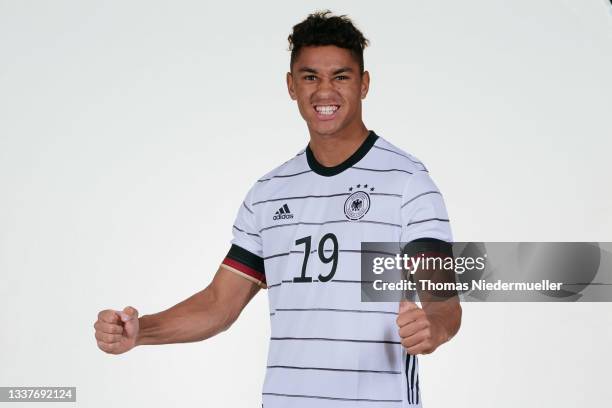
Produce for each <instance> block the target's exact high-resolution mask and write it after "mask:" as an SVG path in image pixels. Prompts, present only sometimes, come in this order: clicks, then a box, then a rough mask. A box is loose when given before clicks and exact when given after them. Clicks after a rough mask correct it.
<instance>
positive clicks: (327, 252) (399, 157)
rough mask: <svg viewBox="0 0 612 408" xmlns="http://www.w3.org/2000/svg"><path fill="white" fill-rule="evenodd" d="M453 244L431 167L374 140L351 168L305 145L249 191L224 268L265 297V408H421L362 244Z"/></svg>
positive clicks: (409, 363)
mask: <svg viewBox="0 0 612 408" xmlns="http://www.w3.org/2000/svg"><path fill="white" fill-rule="evenodd" d="M423 238H433V239H438V240H443V241H447V242H452V236H451V230H450V226H449V220H448V215H447V212H446V208H445V205H444V201H443V198H442V195H441V194H440V191H439V190H438V188H437V187H436V185H435V184H434V182H433V181H432V180H431V178H430V176H429V173H428V171H427V169H426V168H425V166H424V165H423V164H422V163H421V162H420V161H419V160H417V159H416V158H415V157H413V156H411V155H410V154H408V153H406V152H404V151H402V150H400V149H399V148H397V147H395V146H394V145H392V144H391V143H389V142H388V141H387V140H385V139H384V138H382V137H380V136H378V135H376V133H374V132H373V131H370V132H369V135H368V137H367V139H366V140H365V141H364V142H363V144H362V145H361V146H360V147H359V149H358V150H357V151H356V152H355V153H354V154H353V155H352V156H351V157H349V158H348V159H347V160H346V161H344V162H343V163H341V164H339V165H338V166H334V167H324V166H322V165H321V164H319V163H318V162H317V160H316V159H315V157H314V155H313V153H312V151H311V150H310V147H309V146H307V147H306V148H305V149H303V150H302V151H301V152H299V153H298V154H297V155H296V156H295V157H293V158H292V159H290V160H289V161H287V162H285V163H284V164H282V165H281V166H279V167H277V168H276V169H274V170H272V171H271V172H269V173H268V174H266V175H265V176H264V177H262V178H261V179H259V180H257V182H256V183H255V184H254V185H253V187H252V188H251V189H250V190H249V192H248V194H247V196H246V198H245V200H244V202H243V203H242V205H241V206H240V209H239V211H238V215H237V217H236V221H235V223H234V226H233V239H232V241H231V244H232V246H231V249H230V250H229V252H228V254H227V256H226V258H225V259H224V260H223V263H222V267H224V268H227V269H229V270H231V271H233V272H235V273H238V274H240V275H241V276H243V277H245V278H246V279H249V280H251V281H253V282H255V283H256V284H258V285H260V286H262V287H264V288H267V289H268V298H269V303H270V322H271V338H270V346H269V351H268V363H267V371H266V378H265V383H264V386H263V395H262V401H263V407H264V408H284V407H292V408H330V407H334V408H337V407H351V408H352V407H368V408H373V407H388V408H401V407H419V406H420V405H421V395H420V392H419V373H418V361H417V358H416V356H411V355H407V354H406V352H405V350H404V349H403V347H402V346H401V343H400V337H399V334H398V327H397V324H396V317H397V312H398V308H399V305H398V304H397V303H380V302H378V303H374V302H362V301H361V285H360V283H361V271H360V268H361V256H360V254H361V243H362V242H398V243H399V242H410V241H413V240H416V239H423Z"/></svg>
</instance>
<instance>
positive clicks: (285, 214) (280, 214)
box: [272, 204, 293, 221]
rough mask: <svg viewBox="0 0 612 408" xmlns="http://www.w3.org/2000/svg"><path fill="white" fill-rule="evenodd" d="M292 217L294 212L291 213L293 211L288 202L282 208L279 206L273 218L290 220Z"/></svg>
mask: <svg viewBox="0 0 612 408" xmlns="http://www.w3.org/2000/svg"><path fill="white" fill-rule="evenodd" d="M290 218H293V214H291V211H289V206H288V205H287V204H284V205H283V206H282V207H281V208H279V209H278V210H277V211H276V213H274V217H272V219H273V220H275V221H276V220H288V219H290Z"/></svg>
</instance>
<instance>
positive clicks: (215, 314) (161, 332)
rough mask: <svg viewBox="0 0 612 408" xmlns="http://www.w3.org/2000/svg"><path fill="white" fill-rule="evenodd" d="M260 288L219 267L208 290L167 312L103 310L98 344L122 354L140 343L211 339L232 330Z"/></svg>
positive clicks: (99, 321)
mask: <svg viewBox="0 0 612 408" xmlns="http://www.w3.org/2000/svg"><path fill="white" fill-rule="evenodd" d="M258 291H259V287H258V286H257V285H256V284H254V283H253V282H251V281H248V280H246V279H244V278H243V277H241V276H238V275H237V274H235V273H233V272H230V271H228V270H227V269H224V268H222V267H219V269H218V270H217V273H216V274H215V277H214V278H213V280H212V282H211V283H210V285H208V286H207V287H206V288H205V289H204V290H202V291H200V292H198V293H196V294H195V295H193V296H191V297H189V298H187V299H185V300H184V301H182V302H180V303H178V304H176V305H174V306H172V307H171V308H169V309H167V310H164V311H163V312H159V313H155V314H152V315H145V316H142V317H138V312H137V311H136V309H134V308H132V307H127V308H125V309H124V310H123V311H122V312H120V311H115V310H104V311H102V312H100V313H99V314H98V320H97V321H96V323H95V324H94V328H95V329H96V334H95V337H96V340H97V343H98V347H99V348H100V349H101V350H103V351H105V352H107V353H110V354H121V353H125V352H126V351H128V350H130V349H132V348H133V347H135V346H138V345H145V344H169V343H187V342H195V341H200V340H204V339H207V338H209V337H212V336H214V335H215V334H218V333H220V332H222V331H224V330H226V329H228V328H229V327H230V326H231V325H232V323H234V321H236V319H237V318H238V316H239V315H240V313H241V312H242V309H244V307H245V306H246V305H247V304H248V303H249V301H250V300H251V299H252V298H253V296H255V294H256V293H257V292H258Z"/></svg>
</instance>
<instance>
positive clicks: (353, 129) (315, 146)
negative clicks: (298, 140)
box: [308, 121, 368, 167]
mask: <svg viewBox="0 0 612 408" xmlns="http://www.w3.org/2000/svg"><path fill="white" fill-rule="evenodd" d="M367 136H368V129H367V128H366V127H365V125H364V124H363V122H362V121H359V123H357V124H356V125H355V126H347V127H346V128H345V129H342V130H341V131H338V132H336V133H332V134H320V133H316V132H313V131H312V130H311V131H310V143H309V144H308V145H309V146H310V150H312V153H313V154H314V156H315V158H316V159H317V161H318V162H319V163H320V164H321V165H323V166H325V167H334V166H337V165H339V164H340V163H342V162H344V161H345V160H346V159H348V158H349V157H350V156H351V155H352V154H353V153H355V151H357V149H358V148H359V146H361V144H362V143H363V142H364V141H365V139H366V138H367Z"/></svg>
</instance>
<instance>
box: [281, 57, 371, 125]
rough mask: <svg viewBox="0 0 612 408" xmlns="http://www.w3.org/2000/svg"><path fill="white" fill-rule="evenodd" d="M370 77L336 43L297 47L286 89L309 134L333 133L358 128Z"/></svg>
mask: <svg viewBox="0 0 612 408" xmlns="http://www.w3.org/2000/svg"><path fill="white" fill-rule="evenodd" d="M369 83H370V76H369V74H368V72H367V71H365V72H364V73H363V74H361V73H360V69H359V63H358V62H357V60H356V59H355V57H353V55H352V54H351V52H350V51H349V50H347V49H344V48H339V47H336V46H335V45H325V46H308V47H304V48H302V49H301V50H300V52H299V55H298V57H297V58H296V60H295V62H294V63H293V66H292V67H291V72H288V73H287V88H288V90H289V95H290V96H291V99H293V100H296V101H297V103H298V108H299V110H300V114H301V115H302V117H303V118H304V120H305V121H306V124H307V125H308V129H309V130H310V133H311V134H313V133H314V134H318V135H333V134H337V133H341V132H343V131H352V130H356V129H359V127H360V126H363V125H362V119H361V100H362V99H364V98H365V97H366V95H367V93H368V87H369Z"/></svg>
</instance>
